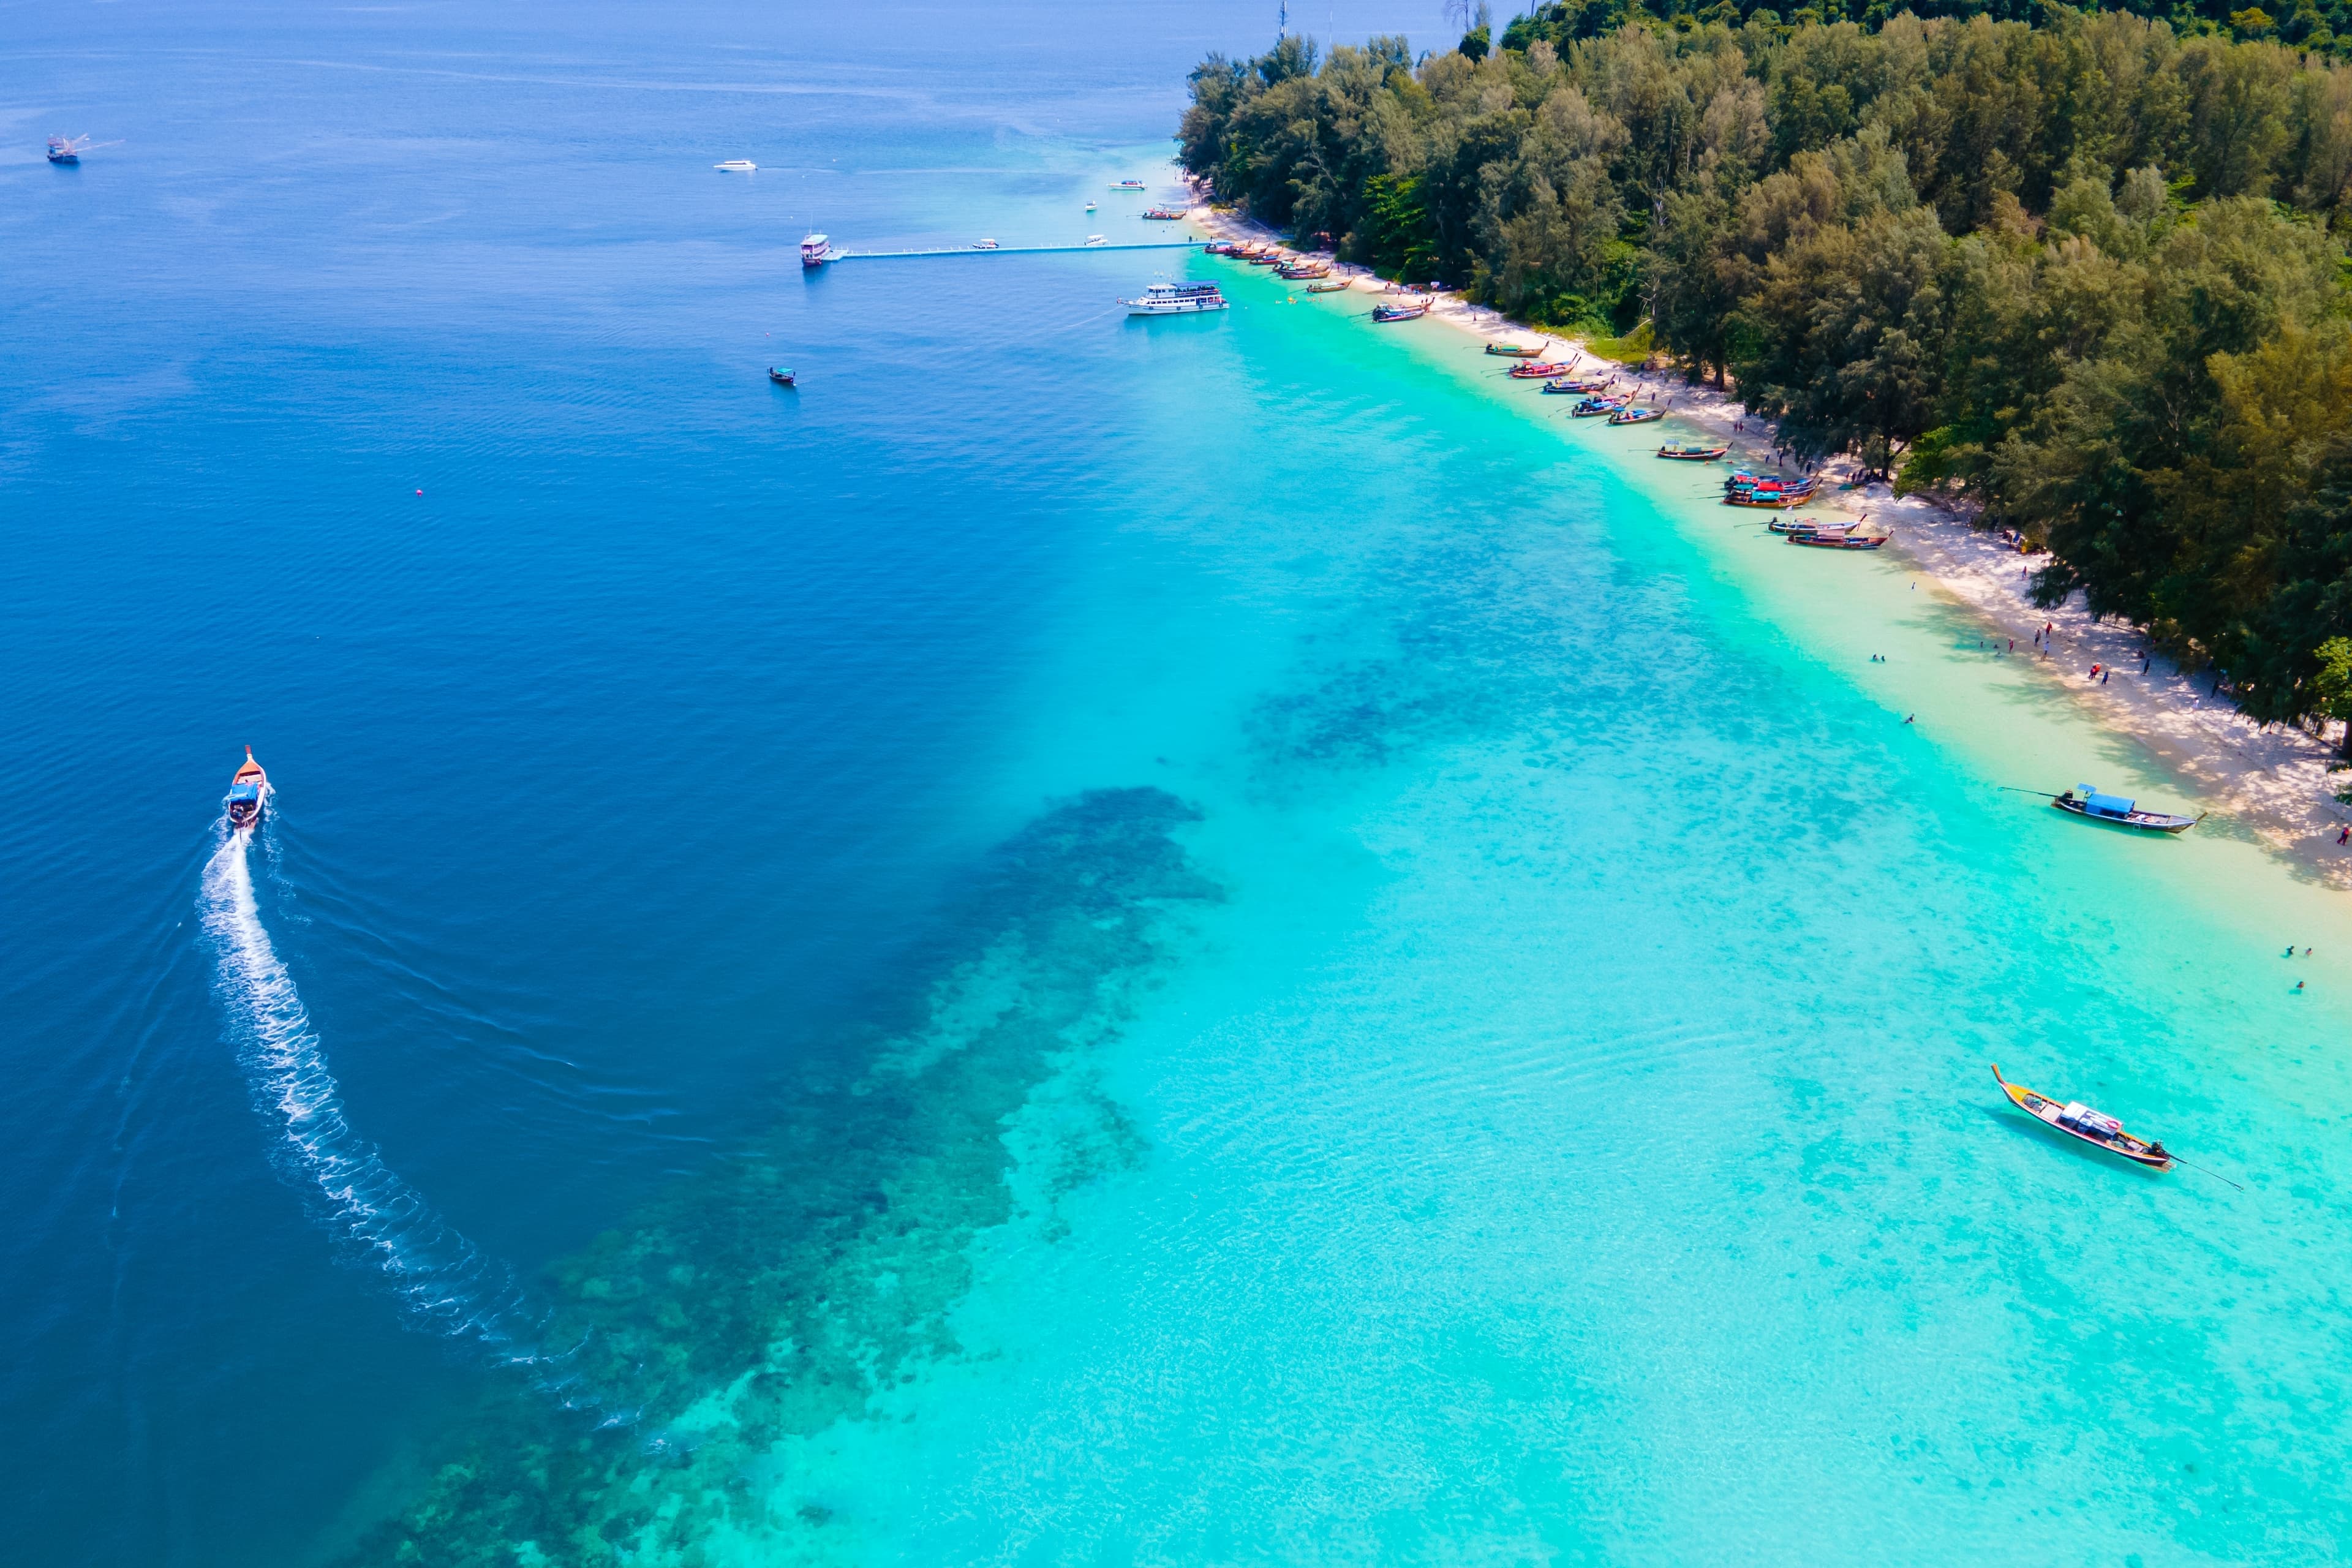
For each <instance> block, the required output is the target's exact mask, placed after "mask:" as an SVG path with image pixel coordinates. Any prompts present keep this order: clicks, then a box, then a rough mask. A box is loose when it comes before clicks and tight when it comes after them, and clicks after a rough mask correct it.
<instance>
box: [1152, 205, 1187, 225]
mask: <svg viewBox="0 0 2352 1568" xmlns="http://www.w3.org/2000/svg"><path fill="white" fill-rule="evenodd" d="M1143 216H1145V217H1148V218H1150V220H1151V221H1152V222H1154V223H1179V222H1181V221H1182V220H1183V216H1184V209H1183V208H1181V207H1146V208H1145V209H1144V212H1143Z"/></svg>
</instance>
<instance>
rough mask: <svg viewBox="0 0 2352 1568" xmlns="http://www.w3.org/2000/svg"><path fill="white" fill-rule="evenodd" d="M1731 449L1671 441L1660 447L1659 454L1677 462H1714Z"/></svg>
mask: <svg viewBox="0 0 2352 1568" xmlns="http://www.w3.org/2000/svg"><path fill="white" fill-rule="evenodd" d="M1729 450H1731V448H1730V447H1685V446H1684V445H1683V444H1682V443H1681V442H1680V441H1669V442H1667V443H1666V444H1665V445H1664V446H1663V447H1659V448H1658V456H1659V457H1661V458H1672V459H1673V460H1674V461H1675V462H1677V463H1712V462H1714V461H1715V460H1716V459H1717V458H1720V457H1722V456H1723V455H1724V454H1725V453H1726V452H1728V451H1729Z"/></svg>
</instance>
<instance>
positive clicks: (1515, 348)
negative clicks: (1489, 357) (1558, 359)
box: [1486, 342, 1551, 359]
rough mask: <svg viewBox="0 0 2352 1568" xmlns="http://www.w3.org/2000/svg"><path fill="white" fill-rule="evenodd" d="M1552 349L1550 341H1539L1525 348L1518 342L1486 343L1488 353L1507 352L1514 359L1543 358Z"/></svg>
mask: <svg viewBox="0 0 2352 1568" xmlns="http://www.w3.org/2000/svg"><path fill="white" fill-rule="evenodd" d="M1550 351H1551V344H1549V343H1548V342H1547V343H1538V345H1537V346H1535V347H1534V348H1525V347H1522V346H1521V345H1520V344H1517V343H1488V344H1487V345H1486V352H1487V353H1490V354H1506V355H1507V356H1509V357H1510V358H1512V359H1541V358H1543V356H1544V355H1545V354H1547V353H1549V352H1550Z"/></svg>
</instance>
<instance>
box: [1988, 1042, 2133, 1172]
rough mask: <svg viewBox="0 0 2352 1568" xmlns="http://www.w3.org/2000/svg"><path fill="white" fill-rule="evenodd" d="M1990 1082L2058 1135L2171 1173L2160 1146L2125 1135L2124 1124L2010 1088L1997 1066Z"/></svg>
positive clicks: (2074, 1104)
mask: <svg viewBox="0 0 2352 1568" xmlns="http://www.w3.org/2000/svg"><path fill="white" fill-rule="evenodd" d="M1992 1080H1993V1082H1995V1083H1997V1084H1999V1085H2000V1089H2001V1092H2002V1093H2003V1094H2006V1095H2008V1096H2009V1098H2010V1102H2011V1104H2013V1105H2015V1106H2016V1107H2017V1108H2018V1109H2019V1110H2022V1111H2024V1112H2025V1113H2026V1114H2027V1115H2029V1116H2032V1117H2033V1118H2035V1119H2036V1120H2038V1121H2043V1122H2046V1123H2048V1124H2049V1125H2050V1126H2053V1127H2055V1128H2056V1129H2058V1131H2061V1132H2064V1133H2067V1134H2069V1135H2070V1136H2073V1137H2075V1138H2080V1139H2081V1140H2082V1141H2083V1142H2085V1143H2095V1144H2097V1145H2098V1146H2099V1147H2100V1148H2102V1149H2105V1151H2106V1152H2108V1153H2110V1154H2121V1155H2122V1156H2123V1157H2124V1158H2125V1159H2126V1160H2129V1161H2130V1162H2131V1163H2133V1164H2135V1165H2146V1166H2147V1168H2148V1169H2149V1170H2151V1171H2169V1170H2170V1169H2172V1155H2171V1154H2170V1153H2169V1152H2167V1151H2166V1149H2165V1147H2164V1145H2163V1144H2161V1143H2151V1142H2147V1140H2146V1139H2144V1138H2135V1137H2133V1136H2132V1135H2131V1134H2130V1133H2128V1132H2126V1131H2124V1124H2123V1123H2122V1122H2120V1121H2116V1119H2115V1118H2114V1117H2112V1116H2109V1115H2107V1114H2106V1113H2105V1111H2099V1110H2092V1109H2091V1108H2090V1107H2089V1106H2087V1105H2084V1103H2083V1102H2082V1101H2081V1100H2069V1101H2068V1102H2067V1103H2066V1104H2064V1105H2061V1104H2059V1103H2058V1102H2057V1101H2056V1100H2052V1099H2051V1098H2049V1097H2048V1096H2047V1095H2041V1094H2036V1093H2034V1092H2033V1091H2032V1089H2026V1088H2024V1087H2022V1086H2021V1085H2018V1084H2013V1083H2011V1082H2010V1081H2009V1079H2005V1078H2003V1077H2001V1076H2000V1063H1999V1062H1995V1063H1994V1064H1993V1068H1992Z"/></svg>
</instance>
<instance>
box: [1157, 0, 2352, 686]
mask: <svg viewBox="0 0 2352 1568" xmlns="http://www.w3.org/2000/svg"><path fill="white" fill-rule="evenodd" d="M2347 11H2352V0H2346V5H2343V6H2336V5H2320V4H2317V3H2316V0H2301V3H2300V4H2298V5H2296V7H2295V8H2294V11H2293V12H2292V14H2286V13H2285V9H2284V6H2282V7H2281V8H2280V11H2279V12H2278V13H2273V12H2272V11H2270V10H2267V9H2256V8H2240V9H2237V10H2229V9H2225V8H2223V7H2222V6H2220V5H2205V6H2198V5H2164V6H2157V5H2126V6H2123V7H2120V8H2116V9H2110V10H2105V11H2099V12H2081V11H2074V10H2072V9H2068V8H2066V7H2063V6H2059V5H2046V4H2037V5H2024V4H2022V3H2021V0H1990V3H1979V0H1952V3H1949V4H1928V5H1917V6H1913V7H1910V8H1906V9H1903V10H1900V11H1895V10H1893V9H1891V8H1890V7H1889V6H1887V5H1885V4H1884V3H1883V0H1876V3H1873V4H1869V5H1860V4H1852V5H1844V6H1836V7H1821V8H1813V7H1808V8H1806V9H1803V10H1799V11H1795V12H1794V13H1792V14H1791V15H1790V16H1787V17H1786V18H1785V19H1784V17H1783V16H1782V15H1781V14H1780V12H1778V11H1776V10H1773V9H1770V8H1767V7H1764V6H1759V5H1741V4H1739V3H1738V0H1717V4H1714V5H1695V4H1693V3H1691V0H1641V3H1637V0H1555V3H1551V4H1543V5H1537V6H1535V7H1534V8H1532V9H1531V10H1528V11H1527V12H1526V13H1525V14H1523V15H1520V16H1517V17H1515V18H1513V19H1512V20H1511V21H1510V22H1509V23H1508V24H1507V25H1506V26H1502V27H1501V28H1500V29H1499V31H1496V30H1494V29H1493V28H1492V27H1491V26H1488V28H1487V30H1486V32H1485V33H1483V34H1481V33H1480V32H1479V31H1478V24H1479V22H1480V20H1481V18H1480V17H1479V16H1477V14H1476V13H1475V11H1472V10H1470V9H1467V8H1457V12H1456V15H1455V16H1454V20H1456V21H1458V22H1460V23H1462V24H1463V27H1462V31H1463V36H1464V47H1454V48H1449V49H1446V50H1444V52H1442V53H1436V54H1432V55H1426V56H1423V57H1421V58H1415V57H1414V56H1413V55H1412V52H1411V51H1410V49H1409V48H1408V47H1406V44H1405V42H1404V40H1402V39H1401V38H1376V39H1373V40H1371V41H1370V43H1369V44H1367V45H1365V46H1363V47H1344V46H1343V47H1334V48H1332V49H1331V50H1330V51H1329V53H1328V56H1324V57H1319V58H1318V54H1317V51H1316V48H1315V46H1314V45H1312V44H1311V43H1307V42H1304V41H1302V40H1299V39H1297V38H1290V39H1285V40H1283V41H1282V42H1281V43H1280V44H1278V45H1277V46H1276V49H1274V50H1273V51H1270V52H1269V53H1268V54H1267V55H1266V56H1264V57H1261V58H1258V59H1256V60H1250V61H1230V60H1225V59H1223V58H1215V57H1213V58H1211V59H1210V60H1209V61H1207V62H1205V63H1204V64H1203V65H1202V68H1201V69H1200V70H1198V71H1196V72H1195V73H1194V75H1193V92H1192V106H1191V108H1190V109H1189V110H1187V112H1186V114H1185V116H1184V121H1183V125H1182V129H1181V157H1182V161H1183V163H1184V165H1185V167H1186V168H1187V169H1188V170H1189V171H1191V172H1192V174H1195V175H1198V176H1200V177H1202V178H1203V179H1204V180H1206V181H1207V182H1208V184H1209V185H1210V187H1211V192H1212V194H1213V196H1214V197H1215V198H1216V199H1218V200H1223V201H1232V202H1235V203H1238V204H1241V205H1244V206H1245V207H1246V208H1247V210H1248V211H1249V212H1250V213H1251V214H1252V215H1253V216H1256V217H1258V218H1259V219H1261V220H1262V221H1265V222H1267V223H1270V224H1273V225H1275V226H1286V227H1291V228H1294V229H1295V230H1296V231H1297V232H1301V233H1307V232H1328V233H1329V234H1330V235H1332V236H1333V237H1334V241H1335V244H1336V245H1337V247H1338V248H1339V252H1340V254H1341V256H1342V257H1343V258H1346V259H1349V260H1351V261H1358V262H1361V263H1364V264H1367V265H1370V266H1371V267H1372V268H1375V269H1376V270H1378V271H1380V272H1381V273H1382V274H1384V275H1386V276H1389V277H1391V278H1404V279H1411V280H1412V281H1415V282H1423V281H1429V280H1433V279H1435V280H1442V281H1444V282H1446V283H1448V284H1450V285H1452V286H1454V287H1458V288H1461V289H1463V290H1465V292H1466V293H1467V294H1468V295H1470V296H1471V297H1472V298H1474V299H1475V300H1479V301H1481V302H1483V303H1486V304H1491V305H1494V306H1496V307H1497V308H1498V309H1500V310H1504V311H1506V312H1507V313H1508V314H1511V315H1513V316H1515V317H1517V319H1518V320H1520V321H1526V322H1528V323H1529V324H1530V325H1534V326H1538V327H1542V328H1545V329H1548V330H1551V331H1561V332H1570V333H1574V334H1577V335H1580V336H1581V337H1583V338H1584V339H1585V340H1586V341H1587V342H1588V344H1589V345H1590V346H1591V348H1592V350H1593V352H1595V353H1601V354H1602V355H1604V356H1605V357H1608V358H1612V359H1616V360H1619V361H1621V362H1622V363H1650V362H1652V361H1653V360H1654V358H1655V357H1657V356H1663V357H1664V360H1665V361H1666V362H1668V363H1673V364H1675V366H1677V367H1679V368H1680V369H1681V370H1682V371H1683V373H1684V374H1685V375H1687V376H1688V377H1689V378H1690V379H1691V380H1693V381H1704V382H1706V383H1709V384H1714V385H1717V386H1719V387H1724V388H1726V389H1727V390H1729V391H1731V392H1733V393H1734V394H1735V395H1737V396H1738V398H1739V399H1740V400H1741V401H1742V402H1743V403H1744V404H1745V405H1746V406H1747V409H1748V412H1749V413H1750V414H1752V415H1757V416H1762V417H1764V418H1766V419H1769V420H1770V421H1772V422H1773V429H1774V433H1775V436H1776V437H1777V439H1778V440H1779V441H1780V444H1782V445H1783V446H1785V447H1789V448H1790V449H1791V450H1793V451H1794V452H1795V453H1796V454H1798V455H1799V456H1801V457H1805V458H1824V457H1831V456H1837V455H1847V456H1851V457H1853V458H1857V459H1858V460H1859V463H1860V465H1861V466H1862V467H1863V468H1866V469H1870V470H1876V471H1886V472H1891V473H1893V474H1894V475H1895V478H1896V481H1897V486H1898V489H1904V490H1906V491H1934V492H1938V493H1941V494H1945V495H1948V496H1951V497H1955V498H1958V499H1961V500H1966V501H1968V502H1969V503H1971V505H1972V506H1973V507H1974V509H1975V510H1976V514H1977V515H1978V516H1979V518H1980V519H1981V521H1983V522H1984V523H1985V524H1986V526H1988V527H1992V526H2000V527H2008V528H2013V529H2015V530H2017V531H2019V533H2020V534H2021V536H2022V538H2023V539H2024V540H2025V541H2026V542H2029V543H2030V544H2031V545H2032V546H2034V547H2036V548H2037V549H2039V550H2042V551H2046V552H2047V553H2046V554H2042V555H2041V556H2040V557H2039V558H2040V559H2041V560H2042V562H2043V563H2044V564H2043V565H2042V567H2041V569H2040V571H2039V572H2038V574H2037V575H2036V577H2035V579H2034V583H2033V587H2034V592H2035V594H2036V595H2037V597H2038V598H2039V599H2040V600H2041V601H2042V602H2043V603H2045V604H2050V605H2055V604H2057V603H2060V602H2062V601H2063V600H2065V599H2066V598H2068V597H2069V596H2071V595H2076V594H2080V595H2083V596H2084V600H2085V601H2086V602H2087V604H2088V605H2089V607H2090V608H2091V609H2092V611H2093V612H2094V613H2095V614H2097V615H2100V616H2116V617H2120V618H2122V619H2124V620H2126V621H2127V622H2130V623H2131V624H2133V625H2135V626H2139V627H2140V628H2142V629H2143V630H2144V631H2145V632H2146V633H2147V637H2148V638H2149V640H2150V642H2151V644H2152V645H2153V646H2154V647H2158V648H2160V649H2163V650H2164V651H2166V652H2168V653H2170V654H2171V655H2173V656H2174V657H2176V658H2179V659H2181V660H2183V661H2185V662H2187V663H2188V664H2189V665H2191V666H2194V667H2207V666H2210V667H2212V668H2214V669H2215V670H2216V673H2217V677H2219V676H2221V674H2223V673H2224V672H2225V673H2226V689H2228V690H2229V691H2230V692H2231V695H2232V696H2233V697H2234V699H2235V700H2237V701H2238V702H2239V703H2240V704H2241V705H2242V707H2244V708H2245V709H2246V710H2247V711H2249V712H2250V713H2252V714H2253V715H2255V716H2256V717H2259V718H2261V719H2263V720H2266V721H2273V720H2275V721H2313V720H2317V719H2323V718H2343V717H2347V715H2346V714H2344V713H2341V712H2339V711H2338V709H2339V708H2341V707H2344V706H2345V705H2346V700H2345V699H2343V698H2342V696H2341V695H2340V693H2338V692H2337V691H2336V688H2335V687H2333V686H2331V685H2329V681H2330V680H2331V679H2333V678H2332V677H2329V676H2327V675H2326V668H2328V667H2326V665H2325V664H2324V663H2323V661H2322V656H2321V653H2320V650H2321V649H2322V648H2323V647H2328V646H2330V645H2331V642H2332V640H2334V639H2343V638H2352V324H2348V323H2352V280H2348V279H2352V274H2347V261H2346V241H2347V238H2352V63H2347V60H2352V14H2347Z"/></svg>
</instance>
